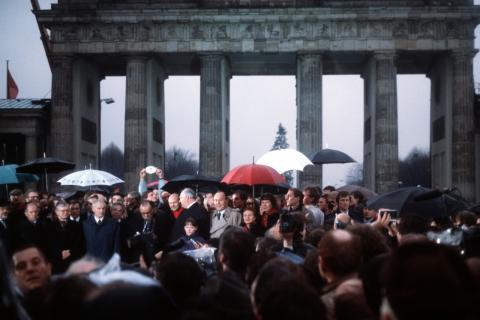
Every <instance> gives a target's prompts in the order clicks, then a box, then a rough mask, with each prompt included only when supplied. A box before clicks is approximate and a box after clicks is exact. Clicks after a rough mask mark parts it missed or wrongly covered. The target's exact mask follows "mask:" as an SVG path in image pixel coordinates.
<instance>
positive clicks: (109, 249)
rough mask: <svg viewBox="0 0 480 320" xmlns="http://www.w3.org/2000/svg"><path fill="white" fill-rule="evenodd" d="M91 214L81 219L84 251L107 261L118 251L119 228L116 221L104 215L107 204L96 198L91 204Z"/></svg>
mask: <svg viewBox="0 0 480 320" xmlns="http://www.w3.org/2000/svg"><path fill="white" fill-rule="evenodd" d="M92 211H93V215H92V216H90V217H89V218H87V219H86V220H85V221H83V234H84V236H85V247H86V253H87V254H89V255H92V256H93V257H96V258H99V259H101V260H103V261H105V262H106V261H108V260H109V259H110V258H111V257H112V255H113V254H114V253H119V252H120V230H119V229H120V228H119V224H118V223H117V221H115V220H113V219H112V218H110V217H107V216H105V213H106V211H107V204H106V203H105V202H104V201H103V200H97V201H96V202H94V203H93V204H92Z"/></svg>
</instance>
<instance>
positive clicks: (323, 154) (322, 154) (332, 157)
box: [310, 149, 355, 164]
mask: <svg viewBox="0 0 480 320" xmlns="http://www.w3.org/2000/svg"><path fill="white" fill-rule="evenodd" d="M310 160H311V161H312V162H313V163H314V164H327V163H347V162H355V160H353V159H352V157H350V156H349V155H348V154H346V153H344V152H342V151H339V150H334V149H322V150H320V151H317V152H315V153H314V154H312V155H311V156H310Z"/></svg>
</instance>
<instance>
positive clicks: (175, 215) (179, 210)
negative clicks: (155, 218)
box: [172, 207, 183, 219]
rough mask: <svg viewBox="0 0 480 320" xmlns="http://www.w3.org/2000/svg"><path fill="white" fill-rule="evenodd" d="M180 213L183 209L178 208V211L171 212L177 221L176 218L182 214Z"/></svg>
mask: <svg viewBox="0 0 480 320" xmlns="http://www.w3.org/2000/svg"><path fill="white" fill-rule="evenodd" d="M182 212H183V208H182V207H180V209H178V210H177V211H172V214H173V216H174V217H175V219H178V217H179V216H180V215H181V214H182Z"/></svg>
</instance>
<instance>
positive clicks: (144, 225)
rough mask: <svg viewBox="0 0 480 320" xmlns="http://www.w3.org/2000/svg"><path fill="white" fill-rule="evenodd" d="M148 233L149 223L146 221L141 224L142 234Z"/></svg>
mask: <svg viewBox="0 0 480 320" xmlns="http://www.w3.org/2000/svg"><path fill="white" fill-rule="evenodd" d="M149 231H150V223H149V222H148V221H145V223H144V224H143V231H142V232H149Z"/></svg>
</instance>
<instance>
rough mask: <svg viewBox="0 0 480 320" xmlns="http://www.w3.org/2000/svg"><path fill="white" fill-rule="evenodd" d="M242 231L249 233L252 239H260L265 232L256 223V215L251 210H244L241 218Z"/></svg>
mask: <svg viewBox="0 0 480 320" xmlns="http://www.w3.org/2000/svg"><path fill="white" fill-rule="evenodd" d="M242 228H243V230H245V231H247V232H250V233H251V234H252V235H253V236H254V237H262V236H263V234H264V233H265V230H264V229H263V228H262V226H261V225H260V224H259V223H257V214H256V213H255V211H254V210H252V209H245V211H243V216H242Z"/></svg>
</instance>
